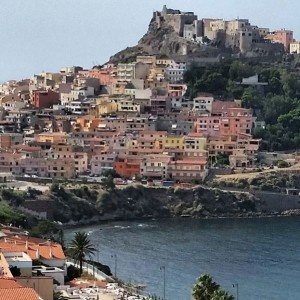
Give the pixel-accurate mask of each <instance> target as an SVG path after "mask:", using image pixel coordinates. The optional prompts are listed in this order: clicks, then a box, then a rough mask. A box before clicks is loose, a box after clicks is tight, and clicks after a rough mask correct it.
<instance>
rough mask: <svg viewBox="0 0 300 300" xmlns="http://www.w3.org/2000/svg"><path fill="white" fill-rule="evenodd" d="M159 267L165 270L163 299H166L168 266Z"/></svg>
mask: <svg viewBox="0 0 300 300" xmlns="http://www.w3.org/2000/svg"><path fill="white" fill-rule="evenodd" d="M159 269H160V270H162V271H163V272H164V298H163V299H164V300H166V267H165V266H161V267H160V268H159Z"/></svg>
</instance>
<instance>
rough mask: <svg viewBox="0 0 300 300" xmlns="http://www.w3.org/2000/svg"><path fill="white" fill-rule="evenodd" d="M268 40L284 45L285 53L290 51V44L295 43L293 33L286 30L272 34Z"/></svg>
mask: <svg viewBox="0 0 300 300" xmlns="http://www.w3.org/2000/svg"><path fill="white" fill-rule="evenodd" d="M266 38H267V39H269V40H271V41H272V42H274V43H280V44H283V46H284V49H285V51H289V48H290V44H291V43H292V42H293V41H294V37H293V31H291V30H286V29H281V30H276V31H274V32H271V33H269V34H268V35H267V37H266Z"/></svg>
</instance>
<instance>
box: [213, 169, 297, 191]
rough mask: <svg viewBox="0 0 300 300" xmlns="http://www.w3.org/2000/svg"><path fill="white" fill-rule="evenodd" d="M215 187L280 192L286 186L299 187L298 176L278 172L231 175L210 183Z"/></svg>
mask: <svg viewBox="0 0 300 300" xmlns="http://www.w3.org/2000/svg"><path fill="white" fill-rule="evenodd" d="M211 185H212V186H216V187H230V188H239V189H247V190H249V189H255V190H262V191H269V192H282V191H285V189H286V188H296V189H300V176H299V175H295V174H284V173H279V172H275V171H274V172H270V173H258V174H256V175H255V176H249V178H247V177H241V178H240V177H238V176H237V177H233V178H231V179H217V180H214V181H213V182H212V184H211Z"/></svg>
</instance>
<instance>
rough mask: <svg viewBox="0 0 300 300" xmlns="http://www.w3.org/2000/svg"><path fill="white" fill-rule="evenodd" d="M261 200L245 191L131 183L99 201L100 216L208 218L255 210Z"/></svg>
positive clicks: (241, 213) (123, 217)
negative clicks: (232, 191)
mask: <svg viewBox="0 0 300 300" xmlns="http://www.w3.org/2000/svg"><path fill="white" fill-rule="evenodd" d="M259 205H260V201H259V200H257V199H256V198H255V197H254V196H253V195H251V194H248V193H231V192H226V191H221V190H218V189H211V188H206V187H201V186H198V187H195V188H192V189H183V188H175V189H174V188H169V189H166V188H148V187H143V186H135V187H134V186H130V187H127V188H124V189H122V190H114V191H111V192H110V193H105V194H103V195H102V197H101V198H100V199H99V200H98V203H97V208H98V209H99V211H100V213H101V216H102V217H103V218H105V217H106V216H107V215H110V216H112V215H113V216H114V219H134V218H143V217H146V216H153V217H155V218H165V217H180V216H189V217H193V218H207V217H218V216H241V215H247V214H248V213H251V214H252V213H257V212H258V210H257V207H259Z"/></svg>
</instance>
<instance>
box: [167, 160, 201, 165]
mask: <svg viewBox="0 0 300 300" xmlns="http://www.w3.org/2000/svg"><path fill="white" fill-rule="evenodd" d="M206 163H207V161H206V160H177V161H171V162H170V164H174V165H206Z"/></svg>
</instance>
